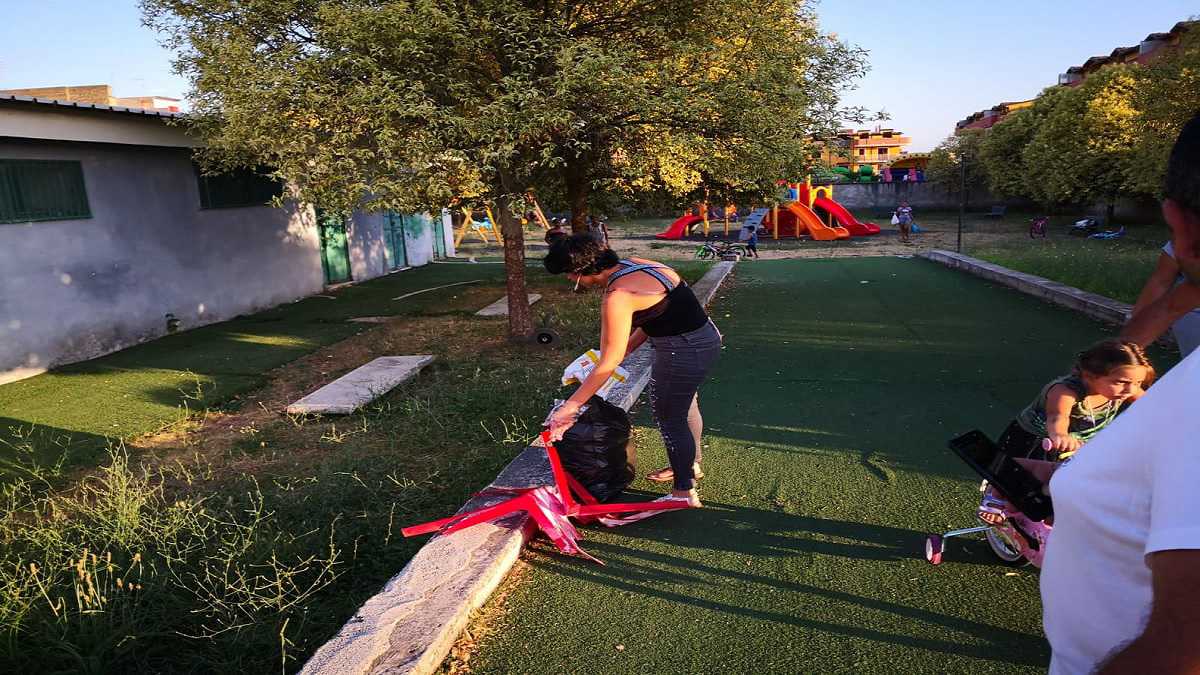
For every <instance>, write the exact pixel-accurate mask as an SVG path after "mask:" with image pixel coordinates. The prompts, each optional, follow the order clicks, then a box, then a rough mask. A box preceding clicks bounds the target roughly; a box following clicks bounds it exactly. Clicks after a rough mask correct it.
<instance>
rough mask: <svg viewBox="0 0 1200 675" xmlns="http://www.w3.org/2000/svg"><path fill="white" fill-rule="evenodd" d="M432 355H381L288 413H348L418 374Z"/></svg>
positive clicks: (297, 403) (288, 408)
mask: <svg viewBox="0 0 1200 675" xmlns="http://www.w3.org/2000/svg"><path fill="white" fill-rule="evenodd" d="M432 361H433V357H432V356H430V355H429V354H418V355H417V356H381V357H379V358H377V359H372V360H371V361H368V362H367V363H365V364H363V365H361V366H359V367H357V368H355V369H354V370H352V371H350V372H348V373H346V374H345V375H343V376H341V377H339V378H337V379H336V380H334V381H333V382H330V383H329V384H327V385H325V386H324V387H321V388H320V389H318V390H316V391H314V392H313V393H311V394H309V395H308V396H305V397H304V398H302V399H300V400H299V401H296V402H295V403H293V404H291V405H289V406H288V407H287V412H288V414H291V415H304V414H325V415H349V414H351V413H353V412H354V411H355V410H358V409H359V408H361V407H363V406H364V405H366V404H368V403H370V402H371V401H374V400H375V399H377V398H379V397H380V396H383V395H384V394H386V393H388V392H389V391H391V390H392V389H395V388H396V387H397V386H399V385H400V384H401V383H403V382H405V381H406V380H409V379H411V378H413V377H415V376H416V374H417V373H419V372H421V369H422V368H424V367H425V366H427V365H429V364H430V362H432Z"/></svg>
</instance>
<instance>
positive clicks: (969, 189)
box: [925, 129, 988, 204]
mask: <svg viewBox="0 0 1200 675" xmlns="http://www.w3.org/2000/svg"><path fill="white" fill-rule="evenodd" d="M984 133H985V132H984V131H983V130H980V129H966V130H964V131H962V132H961V133H959V134H957V135H954V136H950V137H948V138H946V139H945V140H944V141H942V142H941V143H939V144H938V146H937V147H936V148H934V149H933V150H932V151H931V152H930V153H929V165H928V166H927V167H926V169H925V176H926V180H928V181H929V182H930V183H932V184H934V185H937V186H938V187H939V188H941V189H942V190H944V191H946V192H947V193H949V194H952V195H954V196H956V197H959V198H961V199H962V201H963V202H964V203H966V204H970V202H971V194H972V193H975V194H978V193H979V191H980V190H981V189H982V188H984V187H985V186H986V185H987V180H988V177H987V168H986V165H985V164H984V163H983V162H982V161H980V156H981V155H982V146H983V139H984ZM964 188H965V193H964V192H963V190H964Z"/></svg>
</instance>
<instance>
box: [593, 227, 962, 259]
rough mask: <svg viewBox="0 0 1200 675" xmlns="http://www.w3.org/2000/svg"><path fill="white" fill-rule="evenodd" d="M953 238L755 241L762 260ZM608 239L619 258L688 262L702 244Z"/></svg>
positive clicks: (883, 235)
mask: <svg viewBox="0 0 1200 675" xmlns="http://www.w3.org/2000/svg"><path fill="white" fill-rule="evenodd" d="M614 230H615V231H614ZM955 236H956V234H955V233H954V232H944V231H936V230H926V231H925V232H923V233H922V234H919V235H913V239H912V242H911V243H907V244H906V243H904V242H901V241H900V233H899V231H897V230H884V231H882V232H880V233H879V234H877V235H873V236H869V237H851V238H850V239H845V240H842V241H835V242H826V241H813V240H811V239H795V238H783V237H781V238H780V239H778V240H775V239H771V238H770V237H769V236H768V237H760V238H759V241H758V253H759V255H760V256H761V257H762V259H764V260H774V259H780V258H844V257H863V256H890V255H913V254H914V253H916V252H918V251H922V250H927V249H934V248H951V249H952V248H954V240H955ZM610 237H611V242H610V243H611V246H612V248H613V250H615V251H617V252H618V253H620V254H621V255H629V256H636V257H642V258H651V259H662V260H681V259H692V258H694V257H695V254H696V249H697V248H698V247H699V246H700V245H701V244H703V242H704V238H703V237H691V238H689V239H681V240H664V239H657V238H655V236H654V235H653V234H644V233H641V232H623V231H621V229H620V228H613V230H610ZM719 238H721V239H724V237H719ZM736 240H737V235H736V233H733V234H731V235H730V237H729V241H736Z"/></svg>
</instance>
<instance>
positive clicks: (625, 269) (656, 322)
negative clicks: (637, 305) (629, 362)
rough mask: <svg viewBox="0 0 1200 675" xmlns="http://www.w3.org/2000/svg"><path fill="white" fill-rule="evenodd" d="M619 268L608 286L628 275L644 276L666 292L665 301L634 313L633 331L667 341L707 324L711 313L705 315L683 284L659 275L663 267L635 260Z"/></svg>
mask: <svg viewBox="0 0 1200 675" xmlns="http://www.w3.org/2000/svg"><path fill="white" fill-rule="evenodd" d="M617 264H618V265H620V266H621V269H620V270H617V271H616V272H614V273H613V275H612V276H611V277H609V278H608V285H609V286H612V283H613V282H614V281H616V280H617V279H620V278H621V277H623V276H625V275H627V274H633V273H634V272H645V273H647V274H649V275H650V276H652V277H654V278H655V279H657V280H658V282H659V283H660V284H662V285H663V288H665V289H666V290H667V295H666V297H664V298H663V299H662V300H659V301H658V302H656V303H655V304H654V305H652V306H650V307H647V308H646V309H642V310H638V311H636V312H634V313H633V327H634V328H641V329H642V330H643V331H644V332H645V333H646V335H649V336H650V337H667V336H668V335H682V334H684V333H690V332H692V331H694V330H696V329H697V328H700V327H701V326H703V325H704V324H705V323H707V322H708V312H705V311H704V307H703V306H701V305H700V301H699V300H697V299H696V294H695V293H693V292H692V289H691V288H690V287H689V286H688V285H687V284H686V283H684V282H683V280H680V282H679V285H678V286H676V285H675V284H674V283H672V281H671V278H670V277H668V276H667V275H665V274H663V273H662V272H659V270H660V269H662V266H660V265H648V264H644V263H635V262H633V261H632V260H621V261H619V262H618V263H617Z"/></svg>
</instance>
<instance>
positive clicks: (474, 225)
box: [454, 204, 502, 248]
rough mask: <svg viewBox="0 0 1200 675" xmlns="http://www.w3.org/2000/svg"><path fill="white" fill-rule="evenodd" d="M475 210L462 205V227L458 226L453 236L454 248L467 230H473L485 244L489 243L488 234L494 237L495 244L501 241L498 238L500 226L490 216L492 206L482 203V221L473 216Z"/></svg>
mask: <svg viewBox="0 0 1200 675" xmlns="http://www.w3.org/2000/svg"><path fill="white" fill-rule="evenodd" d="M476 211H478V209H475V208H472V207H470V206H464V207H462V214H463V224H462V227H461V228H459V230H458V234H457V235H455V237H454V247H455V248H458V247H459V246H460V245H461V244H462V241H463V239H464V238H466V236H467V233H468V232H474V233H475V236H477V237H479V238H480V240H482V241H483V243H485V244H490V243H491V242H490V241H488V236H489V235H490V236H492V237H493V238H495V240H496V243H497V244H500V243H501V241H502V240H501V239H500V227H499V226H498V225H496V218H495V217H494V216H492V207H490V206H488V205H487V204H484V205H483V213H484V220H482V221H478V220H475V218H474V217H473V215H474V213H475V212H476Z"/></svg>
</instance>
